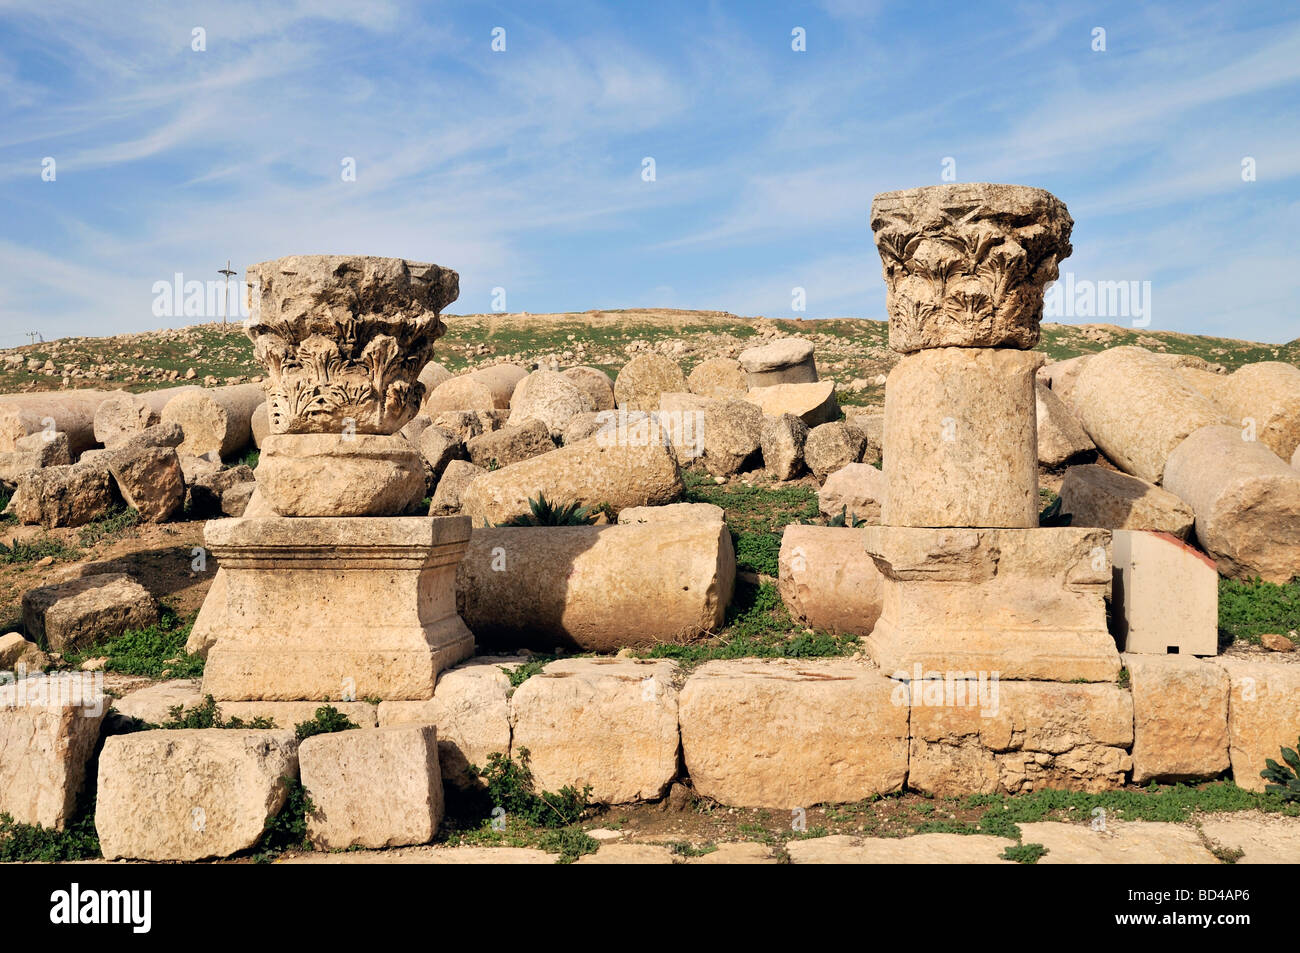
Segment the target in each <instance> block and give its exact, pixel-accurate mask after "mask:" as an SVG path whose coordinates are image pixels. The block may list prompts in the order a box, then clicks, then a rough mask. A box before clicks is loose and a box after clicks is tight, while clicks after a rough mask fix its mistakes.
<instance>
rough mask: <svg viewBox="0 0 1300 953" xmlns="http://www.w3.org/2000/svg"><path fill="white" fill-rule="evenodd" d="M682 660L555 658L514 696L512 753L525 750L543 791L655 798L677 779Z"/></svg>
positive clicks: (599, 798) (610, 800)
mask: <svg viewBox="0 0 1300 953" xmlns="http://www.w3.org/2000/svg"><path fill="white" fill-rule="evenodd" d="M677 677H678V669H677V665H676V664H675V663H673V662H668V661H642V660H638V659H615V658H583V659H562V660H560V661H557V662H551V663H550V664H549V665H547V666H546V668H545V669H543V670H542V672H541V673H539V674H537V675H534V676H532V677H531V678H529V679H528V680H527V681H526V682H524V683H523V684H522V685H520V686H519V687H518V688H517V689H515V693H514V695H513V696H512V697H511V699H510V709H511V717H512V718H513V720H514V735H513V739H512V742H511V754H512V756H516V757H517V756H518V755H519V754H520V752H521V751H522V750H523V749H527V750H528V752H529V757H530V764H531V768H532V772H533V779H534V781H535V783H536V787H537V790H538V791H558V790H559V789H560V788H562V787H564V786H565V785H572V786H573V787H574V788H576V789H578V790H581V789H582V788H583V786H584V785H588V784H589V785H591V788H592V792H591V798H592V800H593V801H596V802H600V803H606V804H623V803H627V802H631V801H652V800H655V799H657V798H659V797H661V796H662V795H663V794H664V792H666V791H667V790H668V785H669V784H670V783H671V782H672V780H673V779H674V778H675V777H677V750H678V747H679V743H678V740H679V739H678V733H677V685H676V682H677Z"/></svg>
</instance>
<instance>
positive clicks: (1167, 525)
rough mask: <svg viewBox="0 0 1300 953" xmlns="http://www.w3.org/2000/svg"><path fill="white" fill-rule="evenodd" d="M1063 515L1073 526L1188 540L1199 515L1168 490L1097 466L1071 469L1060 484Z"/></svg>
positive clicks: (1092, 464) (1093, 464)
mask: <svg viewBox="0 0 1300 953" xmlns="http://www.w3.org/2000/svg"><path fill="white" fill-rule="evenodd" d="M1061 512H1063V513H1069V514H1070V516H1071V517H1072V519H1071V522H1070V525H1071V526H1098V527H1101V528H1102V529H1110V530H1116V529H1147V530H1154V531H1156V532H1160V533H1168V534H1169V535H1171V536H1175V537H1177V538H1178V539H1186V538H1187V537H1188V535H1189V534H1190V533H1191V531H1192V524H1193V523H1194V522H1195V520H1196V515H1195V514H1194V513H1193V512H1192V508H1191V507H1190V506H1188V505H1187V504H1186V503H1184V502H1183V501H1182V500H1180V499H1179V498H1178V497H1176V496H1174V495H1173V494H1172V493H1170V492H1169V491H1167V490H1162V489H1161V488H1160V487H1158V486H1156V485H1155V484H1154V483H1148V482H1147V481H1146V480H1143V479H1142V478H1141V477H1135V476H1130V475H1129V474H1127V473H1119V472H1117V471H1115V470H1107V469H1106V468H1105V467H1102V466H1098V465H1097V464H1095V463H1088V464H1084V465H1083V466H1077V467H1070V469H1068V470H1066V471H1065V479H1064V480H1063V481H1062V482H1061Z"/></svg>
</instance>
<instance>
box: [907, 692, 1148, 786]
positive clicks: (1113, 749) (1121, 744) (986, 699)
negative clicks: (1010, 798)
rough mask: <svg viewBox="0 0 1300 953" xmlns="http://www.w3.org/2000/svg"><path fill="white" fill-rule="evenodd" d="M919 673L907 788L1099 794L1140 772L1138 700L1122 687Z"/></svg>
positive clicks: (909, 694) (912, 697)
mask: <svg viewBox="0 0 1300 953" xmlns="http://www.w3.org/2000/svg"><path fill="white" fill-rule="evenodd" d="M899 674H900V675H902V674H903V673H899ZM912 674H914V673H908V677H909V679H910V680H909V682H907V683H906V695H907V697H909V698H910V700H911V706H912V708H911V732H912V750H911V759H910V761H909V770H908V787H910V788H913V789H915V790H917V791H923V792H925V793H927V794H934V795H936V796H938V797H946V796H949V795H958V794H963V795H964V794H996V793H1007V794H1015V793H1018V792H1020V791H1031V790H1035V789H1037V788H1043V787H1053V788H1065V789H1067V790H1076V791H1092V792H1097V791H1105V790H1110V789H1113V788H1117V787H1120V786H1122V785H1123V784H1124V775H1125V773H1126V772H1127V771H1129V770H1130V769H1131V768H1132V766H1133V762H1132V759H1131V758H1130V757H1129V754H1128V751H1127V750H1126V749H1128V748H1129V747H1131V746H1132V744H1133V696H1132V695H1130V694H1129V693H1128V692H1127V691H1125V690H1124V689H1122V688H1120V687H1119V686H1118V685H1106V684H1093V685H1085V684H1071V683H1060V682H1034V681H1023V682H1021V681H1002V680H999V679H994V678H993V677H992V676H993V675H994V674H996V672H995V671H994V672H992V673H989V677H988V678H987V679H985V680H984V681H982V682H981V681H980V680H978V679H969V680H965V681H963V680H962V678H961V673H952V672H936V673H934V674H935V675H936V676H937V677H933V678H930V677H928V676H929V674H930V673H929V672H928V671H927V672H925V673H923V674H924V676H925V677H923V678H922V679H920V680H918V679H915V678H912V677H911V675H912ZM969 674H975V673H969ZM903 687H904V683H902V682H900V683H899V688H900V689H903Z"/></svg>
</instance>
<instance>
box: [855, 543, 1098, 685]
mask: <svg viewBox="0 0 1300 953" xmlns="http://www.w3.org/2000/svg"><path fill="white" fill-rule="evenodd" d="M859 532H861V533H862V538H863V540H864V543H865V547H866V551H867V554H868V555H870V556H871V558H872V559H874V560H875V563H876V567H877V568H878V569H879V570H880V571H881V574H882V575H883V577H884V586H883V601H882V604H881V615H880V618H879V620H877V622H876V626H875V628H874V629H873V630H872V633H871V635H870V636H869V637H868V638H867V648H868V651H869V652H870V653H871V655H872V658H874V659H875V660H876V663H877V664H878V665H879V666H880V667H881V669H882V670H883V671H885V672H889V673H893V672H896V671H900V670H901V671H904V672H910V671H912V670H913V667H914V666H915V665H918V664H919V665H921V666H922V667H923V668H924V669H925V670H926V671H939V672H962V671H974V672H997V673H999V677H1000V678H1002V679H1019V680H1048V681H1063V682H1067V681H1072V680H1075V679H1084V680H1087V681H1114V680H1115V678H1116V677H1117V676H1118V674H1119V668H1120V665H1119V653H1118V652H1117V651H1116V650H1115V640H1114V639H1113V638H1112V637H1111V635H1110V632H1109V631H1107V628H1106V595H1107V593H1108V592H1109V588H1110V579H1111V561H1110V533H1108V532H1107V531H1106V530H1100V529H1084V528H1075V527H1065V528H1050V529H1049V528H1044V529H1033V530H1007V529H1003V530H998V529H952V530H927V529H916V528H910V527H898V526H868V527H866V528H864V529H862V530H859Z"/></svg>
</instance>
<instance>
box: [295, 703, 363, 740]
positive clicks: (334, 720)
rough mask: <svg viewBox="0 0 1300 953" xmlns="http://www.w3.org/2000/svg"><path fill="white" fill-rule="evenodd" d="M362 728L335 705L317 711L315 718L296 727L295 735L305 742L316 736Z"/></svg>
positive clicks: (325, 706) (323, 706) (324, 706)
mask: <svg viewBox="0 0 1300 953" xmlns="http://www.w3.org/2000/svg"><path fill="white" fill-rule="evenodd" d="M360 727H361V726H360V725H358V724H357V723H356V722H355V721H353V720H352V719H351V718H349V717H348V716H347V715H345V714H343V712H341V711H339V710H338V709H337V708H335V707H334V706H333V705H322V706H321V707H320V708H317V709H316V714H315V716H314V717H313V718H311V719H309V720H307V721H300V722H299V723H298V724H296V725H294V726H293V733H294V734H295V735H297V736H298V740H299V741H305V740H306V739H308V738H311V737H314V736H315V735H328V734H333V733H334V732H336V731H348V730H350V729H352V728H360Z"/></svg>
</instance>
